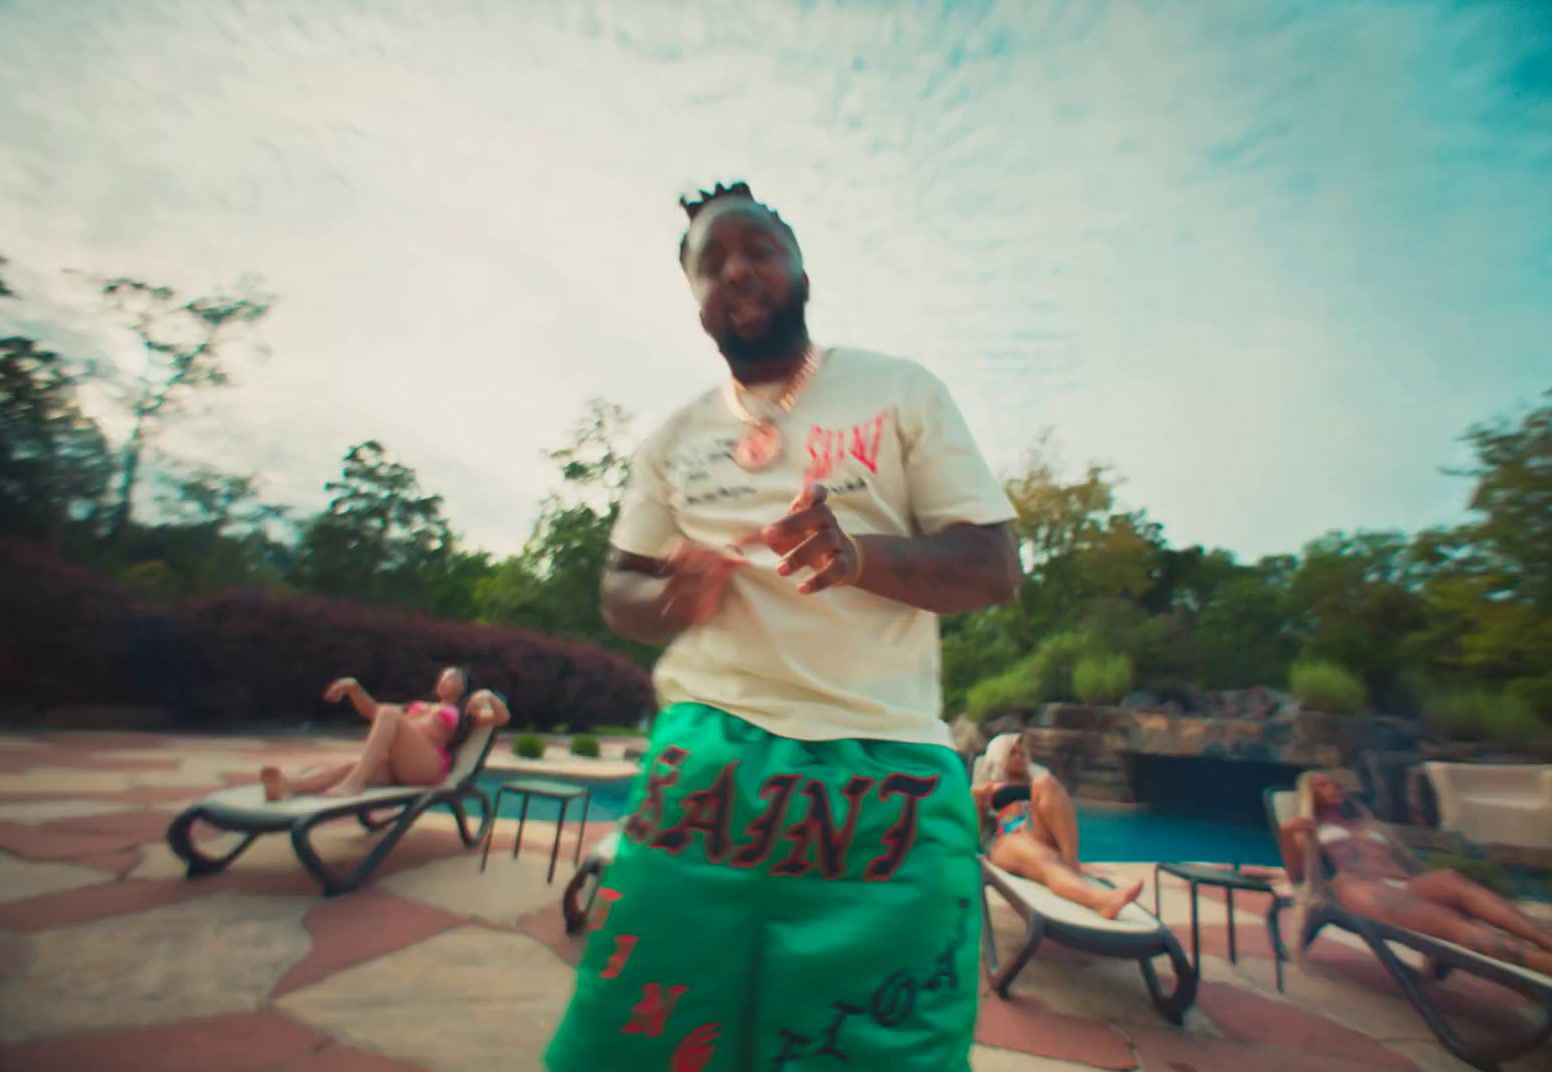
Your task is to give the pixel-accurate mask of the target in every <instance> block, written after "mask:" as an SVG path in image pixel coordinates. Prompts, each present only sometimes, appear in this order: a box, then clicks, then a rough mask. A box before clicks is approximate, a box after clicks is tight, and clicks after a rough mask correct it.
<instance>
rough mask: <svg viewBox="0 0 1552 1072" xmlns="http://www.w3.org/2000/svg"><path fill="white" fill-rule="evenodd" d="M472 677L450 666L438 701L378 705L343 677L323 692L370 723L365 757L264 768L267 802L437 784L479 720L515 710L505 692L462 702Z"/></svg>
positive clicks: (501, 720)
mask: <svg viewBox="0 0 1552 1072" xmlns="http://www.w3.org/2000/svg"><path fill="white" fill-rule="evenodd" d="M467 683H468V678H467V675H466V674H465V673H464V672H463V671H462V670H460V669H459V668H458V667H455V666H450V667H448V668H447V669H445V670H443V671H442V674H441V676H440V677H438V678H437V684H436V702H434V703H428V702H424V701H420V700H416V701H414V702H412V703H409V704H405V705H399V704H385V703H378V702H377V701H376V700H374V699H373V698H372V697H371V695H370V694H368V693H367V691H366V690H365V689H363V688H362V687H361V685H360V684H359V683H358V682H357V681H356V679H355V678H349V677H344V678H340V679H339V680H338V681H336V682H334V683H333V684H331V685H330V686H329V687H328V688H327V689H325V690H324V693H323V696H324V699H326V700H328V701H329V702H331V703H338V702H339V701H340V700H345V699H348V700H349V701H350V703H351V705H352V706H353V707H355V709H356V711H357V712H358V713H359V714H360V715H361V717H362V718H364V719H366V720H367V721H369V722H370V723H371V724H372V728H371V729H370V730H369V731H368V732H367V736H366V744H365V746H364V747H363V748H362V751H361V757H360V758H359V759H357V760H356V761H355V762H354V763H331V764H328V765H326V766H323V767H319V768H316V769H314V770H310V771H307V772H305V773H302V774H298V775H295V776H290V777H288V776H287V775H285V774H284V773H282V772H281V770H280V768H279V767H264V768H262V769H261V770H260V771H259V781H260V782H262V783H263V785H264V798H265V799H266V800H282V799H284V798H285V797H287V796H298V795H302V794H306V793H322V794H323V795H325V796H337V797H350V796H355V795H356V794H357V793H360V792H361V791H362V790H364V789H365V788H366V787H367V786H369V785H434V784H436V783H437V782H439V781H441V780H442V779H443V778H445V777H446V776H447V772H448V771H449V770H451V769H452V766H453V755H454V753H456V752H457V751H458V746H459V745H461V744H463V742H464V741H465V740H466V739H467V738H468V736H469V734H470V733H471V732H473V730H474V728H475V727H476V726H483V725H488V724H494V725H496V726H504V725H506V724H507V722H508V720H509V719H510V718H511V715H510V714H509V713H508V711H507V707H506V704H504V703H503V702H502V701H501V697H499V696H497V695H496V694H495V693H493V692H491V691H489V690H488V689H481V690H480V691H479V692H476V693H475V694H474V695H472V696H470V697H469V700H468V702H467V703H466V704H464V706H463V710H462V711H460V710H459V708H458V701H459V699H460V697H462V696H463V692H464V689H465V688H466V687H467Z"/></svg>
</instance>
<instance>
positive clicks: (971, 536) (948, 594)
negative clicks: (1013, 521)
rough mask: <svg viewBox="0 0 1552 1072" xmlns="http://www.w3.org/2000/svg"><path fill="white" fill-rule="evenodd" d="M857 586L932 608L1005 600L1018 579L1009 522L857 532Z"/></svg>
mask: <svg viewBox="0 0 1552 1072" xmlns="http://www.w3.org/2000/svg"><path fill="white" fill-rule="evenodd" d="M857 542H858V544H859V546H860V547H861V548H862V552H863V569H862V576H861V577H860V578H859V579H858V581H857V586H858V587H859V588H862V589H864V590H865V591H869V592H872V593H873V594H874V595H879V596H883V597H885V598H886V599H893V600H895V601H897V602H900V603H905V604H908V605H910V606H913V607H918V608H920V609H921V610H928V611H932V612H934V613H937V614H963V613H965V612H968V611H972V610H979V609H980V608H982V607H988V606H992V605H994V604H997V603H1005V602H1007V601H1008V600H1009V599H1011V598H1012V596H1013V593H1014V592H1015V591H1016V590H1017V587H1018V582H1019V568H1018V556H1017V554H1016V553H1015V550H1014V544H1013V532H1012V528H1011V526H1009V525H1006V524H1000V525H952V526H950V527H949V528H946V529H944V530H943V531H942V532H939V533H935V534H934V535H931V536H916V537H901V536H862V537H859V538H858V541H857Z"/></svg>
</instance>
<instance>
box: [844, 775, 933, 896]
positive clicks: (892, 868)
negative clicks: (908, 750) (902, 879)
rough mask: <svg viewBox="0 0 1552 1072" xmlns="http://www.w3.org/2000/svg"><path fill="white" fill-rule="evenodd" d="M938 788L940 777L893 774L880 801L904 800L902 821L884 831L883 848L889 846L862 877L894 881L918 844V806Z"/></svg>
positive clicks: (875, 880) (899, 819) (880, 796)
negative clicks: (900, 798)
mask: <svg viewBox="0 0 1552 1072" xmlns="http://www.w3.org/2000/svg"><path fill="white" fill-rule="evenodd" d="M937 787H938V776H937V775H932V776H931V777H925V778H923V777H919V776H917V775H914V774H891V775H889V776H888V777H887V778H885V779H884V781H883V784H882V785H880V786H879V787H878V799H880V800H886V799H888V798H889V797H892V796H897V795H898V796H903V797H905V803H904V805H903V806H902V807H901V809H900V818H898V819H896V820H895V822H894V825H893V826H891V827H890V828H889V829H888V830H886V831H884V838H883V840H884V844H885V845H887V846H888V848H887V849H885V851H884V854H883V855H882V856H879V857H877V858H876V859H874V860H871V861H869V863H868V866H867V869H866V870H864V871H863V873H862V877H863V878H864V879H866V880H867V881H869V882H885V881H888V880H889V879H890V878H891V877H893V875H894V873H895V872H896V871H898V870H899V869H900V865H901V864H903V863H904V862H905V857H906V854H907V853H909V852H910V851H911V846H912V845H914V844H916V822H917V817H918V816H917V812H918V811H919V806H920V804H921V802H922V800H924V799H925V798H926V797H928V796H930V795H931V794H932V791H933V790H934V789H936V788H937Z"/></svg>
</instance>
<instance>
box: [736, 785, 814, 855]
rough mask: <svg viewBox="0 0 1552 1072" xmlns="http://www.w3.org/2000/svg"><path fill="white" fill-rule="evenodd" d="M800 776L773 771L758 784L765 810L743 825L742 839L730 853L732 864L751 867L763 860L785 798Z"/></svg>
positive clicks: (783, 811)
mask: <svg viewBox="0 0 1552 1072" xmlns="http://www.w3.org/2000/svg"><path fill="white" fill-rule="evenodd" d="M801 779H802V776H801V775H798V774H773V775H771V776H770V777H769V778H767V779H765V784H764V785H762V786H761V787H760V794H759V795H760V799H761V800H764V801H766V805H765V810H764V811H762V812H761V813H760V814H759V815H757V816H755V817H754V819H753V820H752V821H751V822H750V823H749V825H748V826H747V827H745V828H744V834H743V836H744V838H745V841H744V843H743V844H742V845H740V846H739V847H738V851H737V852H735V853H734V854H733V860H732V864H733V866H734V867H754V866H756V865H758V864H761V863H764V862H765V860H766V858H767V857H768V856H770V854H771V848H772V847H773V846H774V845H775V844H776V828H777V827H779V826H780V825H781V821H782V819H783V818H785V817H786V814H787V802H788V801H790V800H791V799H792V790H793V787H794V786H796V785H797V784H798V782H799V781H800V780H801Z"/></svg>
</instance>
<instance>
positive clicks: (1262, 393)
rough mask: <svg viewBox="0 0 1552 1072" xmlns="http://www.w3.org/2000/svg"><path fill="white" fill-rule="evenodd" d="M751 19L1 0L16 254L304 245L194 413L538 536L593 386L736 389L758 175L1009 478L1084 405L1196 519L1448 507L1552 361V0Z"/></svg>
mask: <svg viewBox="0 0 1552 1072" xmlns="http://www.w3.org/2000/svg"><path fill="white" fill-rule="evenodd" d="M725 10H726V9H725V8H724V7H723V6H721V5H714V4H710V3H707V4H704V5H701V6H699V7H692V6H689V5H682V4H669V3H646V2H639V0H608V2H595V3H589V4H575V5H532V4H522V3H496V2H491V3H484V4H479V3H471V4H464V5H458V6H456V7H454V6H452V5H437V6H436V7H435V8H432V7H429V6H427V5H420V4H411V3H407V2H406V3H400V4H373V5H357V4H350V3H345V2H329V3H322V2H313V3H307V4H303V3H300V2H294V3H278V4H267V5H263V6H256V5H242V4H236V3H218V2H215V0H207V2H199V3H196V2H193V0H188V2H182V3H172V2H162V3H155V4H149V3H148V4H137V5H117V4H108V3H105V2H101V3H89V2H81V3H76V4H70V5H59V4H53V3H49V2H47V0H21V2H12V3H10V4H8V5H0V143H3V144H5V145H6V146H7V149H8V152H7V154H6V155H5V156H4V157H3V158H0V217H3V218H5V219H6V220H7V221H9V222H8V229H7V231H6V232H5V233H4V234H3V235H0V243H3V246H0V252H4V253H6V254H7V255H9V256H11V257H12V259H13V261H15V262H16V263H17V264H23V263H25V264H27V265H28V266H29V269H30V270H31V271H32V272H33V274H34V275H37V274H39V273H44V274H46V273H48V272H52V271H54V270H55V269H58V268H62V267H74V268H79V269H85V270H90V271H97V272H104V273H125V274H130V275H135V276H138V277H140V278H145V279H148V280H153V281H156V282H166V283H169V284H172V285H175V286H178V287H180V288H183V289H185V290H187V291H189V292H191V293H192V292H200V291H204V290H209V289H213V288H215V287H217V286H219V285H222V284H225V283H228V282H230V281H231V280H233V279H235V278H237V277H238V276H239V275H241V274H243V273H245V272H255V273H258V274H259V275H260V276H262V278H263V280H264V282H265V284H266V285H267V286H268V287H269V288H270V289H271V290H273V291H274V292H276V293H277V294H278V295H279V300H278V302H277V304H276V306H275V309H274V312H273V313H272V314H271V316H270V317H269V318H268V320H267V321H266V323H265V325H264V334H265V337H266V340H267V341H268V343H269V344H270V346H271V348H272V350H273V356H272V357H271V358H270V359H269V360H268V361H267V362H264V363H262V364H258V365H255V366H253V367H251V368H244V369H243V370H242V371H241V375H240V376H239V380H240V386H238V387H236V388H234V389H232V390H230V391H228V392H225V393H224V395H222V396H221V397H220V398H219V399H215V398H213V399H212V413H211V415H210V416H209V417H208V418H206V419H205V420H204V421H202V422H201V423H200V424H199V425H198V426H197V427H196V426H191V427H190V428H188V429H185V430H184V433H183V435H184V438H185V440H188V439H194V438H197V441H198V444H199V449H201V450H204V451H207V452H208V453H209V455H210V456H212V457H214V458H217V459H219V460H220V461H222V462H223V464H229V465H231V466H232V467H233V468H235V469H238V470H242V471H260V472H262V473H263V474H264V475H265V476H266V478H267V479H268V480H269V481H270V483H269V487H270V491H271V494H274V495H276V496H277V497H280V498H283V499H285V500H286V501H289V502H294V503H298V504H302V505H304V506H316V505H317V504H318V503H319V502H320V501H321V496H322V484H323V482H324V481H325V480H326V479H328V478H329V477H331V476H332V475H333V474H334V473H335V472H336V471H337V469H338V464H339V459H340V457H341V455H342V454H343V452H344V450H345V448H346V447H347V446H348V445H349V444H350V443H352V442H357V441H359V440H362V439H365V438H368V437H376V438H379V439H381V440H383V441H384V442H385V443H386V444H387V445H388V446H389V448H390V449H391V450H393V451H394V452H395V453H396V454H397V455H398V456H400V457H401V459H402V460H404V461H406V462H408V463H409V464H411V465H412V466H414V467H415V468H416V469H417V470H418V471H419V473H420V474H421V477H422V481H423V483H424V485H425V486H426V487H427V488H429V489H432V490H436V491H440V492H442V493H443V494H444V495H445V496H446V498H447V502H448V509H449V512H450V514H451V516H452V517H453V519H454V521H455V523H456V525H457V526H458V527H459V528H461V529H462V530H463V531H465V532H466V533H467V535H468V536H469V537H470V539H471V541H472V542H474V543H475V544H478V545H483V546H487V547H490V548H492V549H495V550H498V551H508V550H511V549H513V548H515V547H516V546H518V545H519V544H520V543H521V541H522V539H523V537H524V536H525V535H526V532H527V527H528V524H529V523H530V521H531V518H532V515H533V510H534V508H535V506H536V505H537V503H538V501H539V499H540V498H541V497H542V495H543V494H544V492H545V491H546V490H547V489H548V488H549V487H550V486H551V484H552V483H553V480H554V478H553V474H552V472H551V471H550V469H549V466H548V463H546V462H545V461H544V460H543V459H542V457H541V454H542V451H543V450H544V449H545V448H547V447H550V446H555V445H558V444H559V443H560V442H562V441H563V440H564V438H565V436H566V434H567V432H568V431H569V428H570V426H571V423H572V422H573V421H574V419H575V418H576V416H577V415H578V414H579V413H580V412H581V410H582V407H583V405H584V401H585V399H587V398H588V397H590V396H593V395H606V396H608V397H611V398H614V399H616V400H618V401H620V402H622V403H624V404H625V405H626V406H627V407H629V408H630V409H632V410H634V411H635V412H636V413H637V414H638V420H637V422H636V428H637V431H638V432H640V433H645V432H646V431H647V430H648V428H649V427H650V426H651V425H652V424H653V423H654V422H655V421H656V420H658V419H661V418H662V417H663V416H664V415H666V413H667V412H668V411H669V410H670V409H671V408H672V407H673V406H674V405H676V404H677V403H678V402H679V401H681V400H682V399H683V398H684V397H686V396H687V395H688V394H689V393H690V392H691V391H692V390H693V389H695V388H696V387H697V386H699V385H701V384H704V383H707V382H710V381H711V380H712V379H713V378H715V377H716V376H717V374H718V363H717V358H716V356H715V354H714V353H713V352H712V351H711V349H710V347H709V345H708V344H707V342H706V341H705V340H704V339H703V338H702V337H701V336H700V335H699V333H698V329H697V326H696V323H695V318H694V314H693V310H692V308H691V306H690V303H689V299H688V296H687V295H686V293H685V291H684V287H683V284H682V281H681V279H680V278H679V276H678V272H677V267H676V265H675V263H674V260H673V253H674V248H675V246H676V244H677V240H678V236H679V232H680V229H681V227H682V217H681V216H680V215H679V213H678V211H677V208H676V206H675V204H674V199H675V198H676V197H677V195H678V194H680V193H681V192H685V191H686V190H688V189H691V188H693V187H694V186H697V185H703V184H707V183H709V182H711V181H713V180H715V179H718V178H731V177H745V178H748V179H749V180H750V181H751V183H752V184H753V185H754V188H755V190H756V192H757V193H759V194H760V195H761V196H762V197H765V198H767V199H769V200H771V201H772V202H773V203H775V204H776V205H778V206H779V207H780V208H781V210H782V212H783V215H784V216H786V217H787V218H788V219H790V220H791V221H792V223H793V224H794V226H795V227H796V228H797V229H798V233H799V235H800V237H801V238H802V240H803V244H804V248H805V252H806V255H807V258H808V264H809V269H810V272H811V274H812V275H813V277H814V283H815V288H814V294H815V298H814V307H813V310H812V318H811V319H812V322H813V323H814V325H815V328H816V334H817V335H818V336H819V337H820V338H821V339H822V340H824V341H836V342H842V341H844V342H849V343H853V344H857V345H863V346H866V347H869V348H873V349H882V350H890V351H894V352H898V353H903V354H907V355H911V356H915V357H918V358H919V359H921V360H923V361H924V362H925V363H927V364H928V365H930V366H931V367H932V368H933V369H934V370H935V371H937V372H938V373H939V374H940V375H942V376H943V377H944V379H945V380H946V381H947V382H948V383H949V385H950V387H951V388H952V389H953V390H954V392H955V394H956V396H957V398H958V399H959V401H960V404H961V406H962V408H963V409H964V410H965V411H966V413H967V415H968V416H969V418H970V420H971V422H972V424H973V425H974V427H975V428H976V431H977V435H978V438H979V439H980V441H981V443H982V445H983V447H984V448H985V449H986V451H987V452H988V454H989V455H990V456H991V457H992V458H993V459H994V461H995V462H996V463H997V464H998V465H999V466H1002V467H1010V466H1012V465H1014V464H1016V462H1017V460H1018V458H1019V456H1020V455H1021V453H1022V452H1023V451H1024V450H1025V449H1026V448H1027V447H1029V446H1030V445H1032V444H1033V442H1034V439H1035V432H1036V430H1037V429H1038V428H1040V427H1041V426H1044V425H1051V426H1054V427H1055V428H1056V430H1057V435H1058V438H1059V441H1060V443H1061V444H1062V450H1063V454H1064V455H1065V456H1067V457H1069V458H1072V459H1074V460H1077V459H1084V458H1089V457H1099V458H1105V459H1109V460H1111V461H1113V462H1114V463H1115V464H1116V466H1117V468H1118V470H1119V471H1120V473H1121V474H1122V475H1123V476H1124V477H1125V478H1126V480H1127V482H1126V485H1125V487H1124V495H1125V496H1126V498H1127V499H1128V500H1129V501H1131V502H1132V503H1134V504H1136V505H1142V506H1146V507H1148V508H1149V509H1150V511H1151V512H1152V513H1153V514H1154V516H1155V517H1157V518H1159V519H1160V520H1162V521H1164V522H1165V523H1166V525H1167V531H1168V533H1169V535H1170V536H1171V537H1172V538H1173V539H1174V540H1176V541H1177V542H1188V541H1203V542H1207V543H1212V544H1220V545H1225V546H1228V547H1231V548H1233V549H1235V550H1236V551H1239V552H1241V553H1243V554H1247V555H1255V554H1260V553H1263V552H1268V551H1274V550H1286V549H1292V548H1294V547H1297V546H1298V545H1299V544H1300V543H1302V542H1303V541H1304V540H1305V539H1308V538H1310V537H1313V536H1314V535H1316V534H1318V533H1319V532H1321V531H1323V530H1325V529H1326V528H1329V527H1334V526H1342V527H1355V526H1358V525H1366V526H1393V527H1403V528H1412V527H1417V526H1420V525H1424V524H1428V523H1432V522H1435V521H1440V520H1448V519H1449V518H1450V517H1452V516H1454V515H1455V514H1456V513H1458V511H1459V510H1460V508H1461V500H1462V497H1463V493H1464V488H1463V487H1462V485H1461V484H1460V482H1459V481H1458V480H1452V479H1451V478H1447V477H1444V476H1442V475H1441V474H1440V473H1439V469H1440V467H1441V466H1442V465H1444V464H1446V463H1448V462H1451V461H1455V460H1458V459H1459V457H1460V447H1459V445H1458V443H1457V442H1456V437H1458V435H1459V434H1460V433H1461V432H1462V431H1463V430H1464V429H1465V427H1466V426H1467V425H1469V424H1470V423H1472V422H1474V421H1476V420H1479V419H1482V418H1485V417H1488V416H1491V415H1493V414H1495V413H1500V412H1505V411H1507V410H1509V409H1511V408H1512V407H1514V406H1515V405H1516V404H1518V403H1520V402H1522V401H1524V400H1528V399H1530V398H1532V397H1534V395H1535V394H1536V393H1537V392H1538V391H1539V390H1540V389H1542V388H1543V387H1545V386H1546V385H1547V381H1548V376H1547V371H1548V365H1547V361H1546V356H1545V355H1546V349H1545V342H1544V340H1545V339H1546V338H1547V337H1549V329H1552V300H1549V299H1552V200H1549V199H1548V198H1547V197H1546V196H1545V189H1546V188H1547V186H1548V179H1549V177H1552V84H1549V83H1552V79H1549V78H1548V77H1547V75H1546V72H1547V71H1548V70H1552V17H1549V16H1548V15H1547V14H1546V13H1545V10H1544V9H1538V8H1537V7H1536V6H1535V5H1526V6H1523V7H1519V8H1514V7H1510V6H1507V5H1476V4H1442V3H1441V4H1433V5H1422V4H1413V5H1388V4H1353V5H1340V6H1336V5H1327V6H1315V7H1310V6H1308V5H1303V4H1294V3H1278V4H1258V5H1243V6H1240V7H1237V8H1235V9H1234V11H1233V12H1232V13H1230V14H1225V13H1224V11H1223V10H1222V9H1214V10H1212V11H1209V10H1208V9H1206V8H1201V7H1198V6H1196V5H1148V6H1146V7H1144V6H1143V5H1129V4H1128V5H1121V4H1115V5H1105V4H1098V3H1090V4H1080V5H1067V4H1054V3H1053V4H1046V5H1031V4H1027V3H1018V4H1014V3H1008V4H990V3H981V4H947V3H944V4H942V5H939V6H937V7H934V6H932V5H892V4H876V5H852V4H839V3H823V2H817V3H805V4H791V3H766V4H752V5H743V6H741V7H740V9H739V14H738V16H737V17H736V18H734V17H730V16H726V15H724V14H722V13H723V12H724V11H725ZM10 304H14V303H8V305H10ZM0 315H3V313H0ZM10 315H12V316H16V315H18V314H16V313H14V312H12V313H11V314H10ZM29 315H35V311H34V314H29ZM89 319H90V318H89V315H88V311H86V310H77V311H76V314H75V319H74V320H72V321H71V322H72V323H80V324H85V323H87V322H88V321H89ZM73 330H78V331H85V330H86V329H85V328H84V327H83V328H76V329H73ZM196 433H197V436H196Z"/></svg>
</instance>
